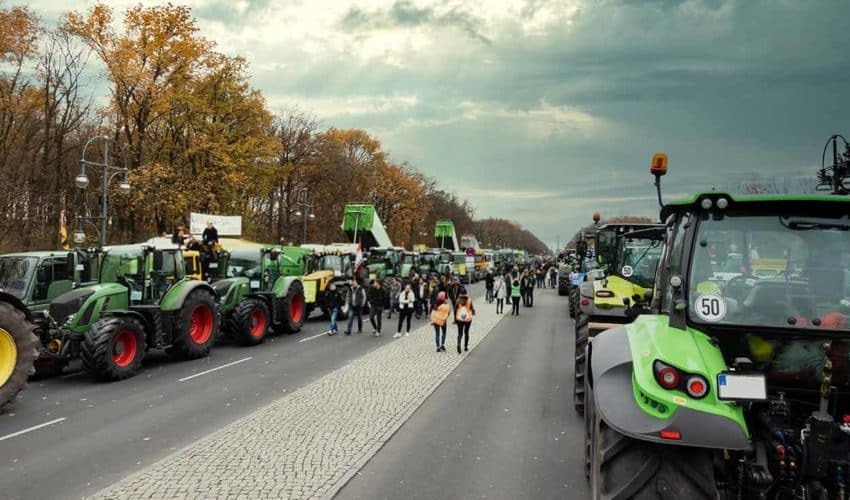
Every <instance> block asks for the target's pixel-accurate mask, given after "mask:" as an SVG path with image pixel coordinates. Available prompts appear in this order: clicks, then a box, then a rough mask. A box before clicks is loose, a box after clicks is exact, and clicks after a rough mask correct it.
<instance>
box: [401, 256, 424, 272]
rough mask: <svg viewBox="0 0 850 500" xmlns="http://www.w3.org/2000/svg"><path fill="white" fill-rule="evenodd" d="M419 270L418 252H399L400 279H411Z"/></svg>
mask: <svg viewBox="0 0 850 500" xmlns="http://www.w3.org/2000/svg"><path fill="white" fill-rule="evenodd" d="M421 268H422V261H421V257H420V255H419V252H408V251H403V252H401V263H400V264H399V276H401V277H402V278H412V277H413V275H414V274H419V271H420V270H421Z"/></svg>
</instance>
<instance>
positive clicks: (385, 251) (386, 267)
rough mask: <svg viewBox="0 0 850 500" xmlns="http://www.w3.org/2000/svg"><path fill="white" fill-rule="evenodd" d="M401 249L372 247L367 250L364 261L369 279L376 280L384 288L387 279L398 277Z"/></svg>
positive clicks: (402, 250) (402, 249) (402, 251)
mask: <svg viewBox="0 0 850 500" xmlns="http://www.w3.org/2000/svg"><path fill="white" fill-rule="evenodd" d="M403 253H404V248H402V247H373V248H370V249H369V257H368V259H367V261H366V266H367V269H368V270H369V279H370V280H378V281H380V282H382V283H383V284H384V285H385V286H386V285H387V283H386V281H387V279H388V278H391V277H393V276H399V275H400V274H399V272H400V269H401V260H402V254H403Z"/></svg>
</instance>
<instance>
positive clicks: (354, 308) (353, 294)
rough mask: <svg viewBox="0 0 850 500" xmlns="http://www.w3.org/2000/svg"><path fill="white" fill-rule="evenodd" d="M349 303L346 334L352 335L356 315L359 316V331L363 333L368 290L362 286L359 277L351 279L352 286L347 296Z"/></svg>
mask: <svg viewBox="0 0 850 500" xmlns="http://www.w3.org/2000/svg"><path fill="white" fill-rule="evenodd" d="M345 300H346V302H347V303H348V311H349V312H348V328H346V329H345V334H346V335H351V327H352V326H353V325H354V317H355V316H356V317H357V333H363V306H364V305H366V292H365V291H364V290H363V288H362V287H361V286H360V281H359V280H358V279H357V278H354V279H353V280H351V287H350V288H349V289H348V296H347V297H346V298H345Z"/></svg>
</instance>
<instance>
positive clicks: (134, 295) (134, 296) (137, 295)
mask: <svg viewBox="0 0 850 500" xmlns="http://www.w3.org/2000/svg"><path fill="white" fill-rule="evenodd" d="M130 300H131V301H134V302H135V301H138V300H142V292H141V291H139V290H133V291H131V292H130Z"/></svg>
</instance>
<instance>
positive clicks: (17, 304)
mask: <svg viewBox="0 0 850 500" xmlns="http://www.w3.org/2000/svg"><path fill="white" fill-rule="evenodd" d="M0 302H6V303H8V304H9V305H10V306H12V307H14V308H15V309H17V310H19V311H21V312H22V313H24V316H26V319H27V321H32V314H31V312H30V309H29V308H28V307H27V306H26V304H24V303H23V302H21V300H20V299H19V298H17V297H15V296H14V295H11V294H8V293H5V292H0Z"/></svg>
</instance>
